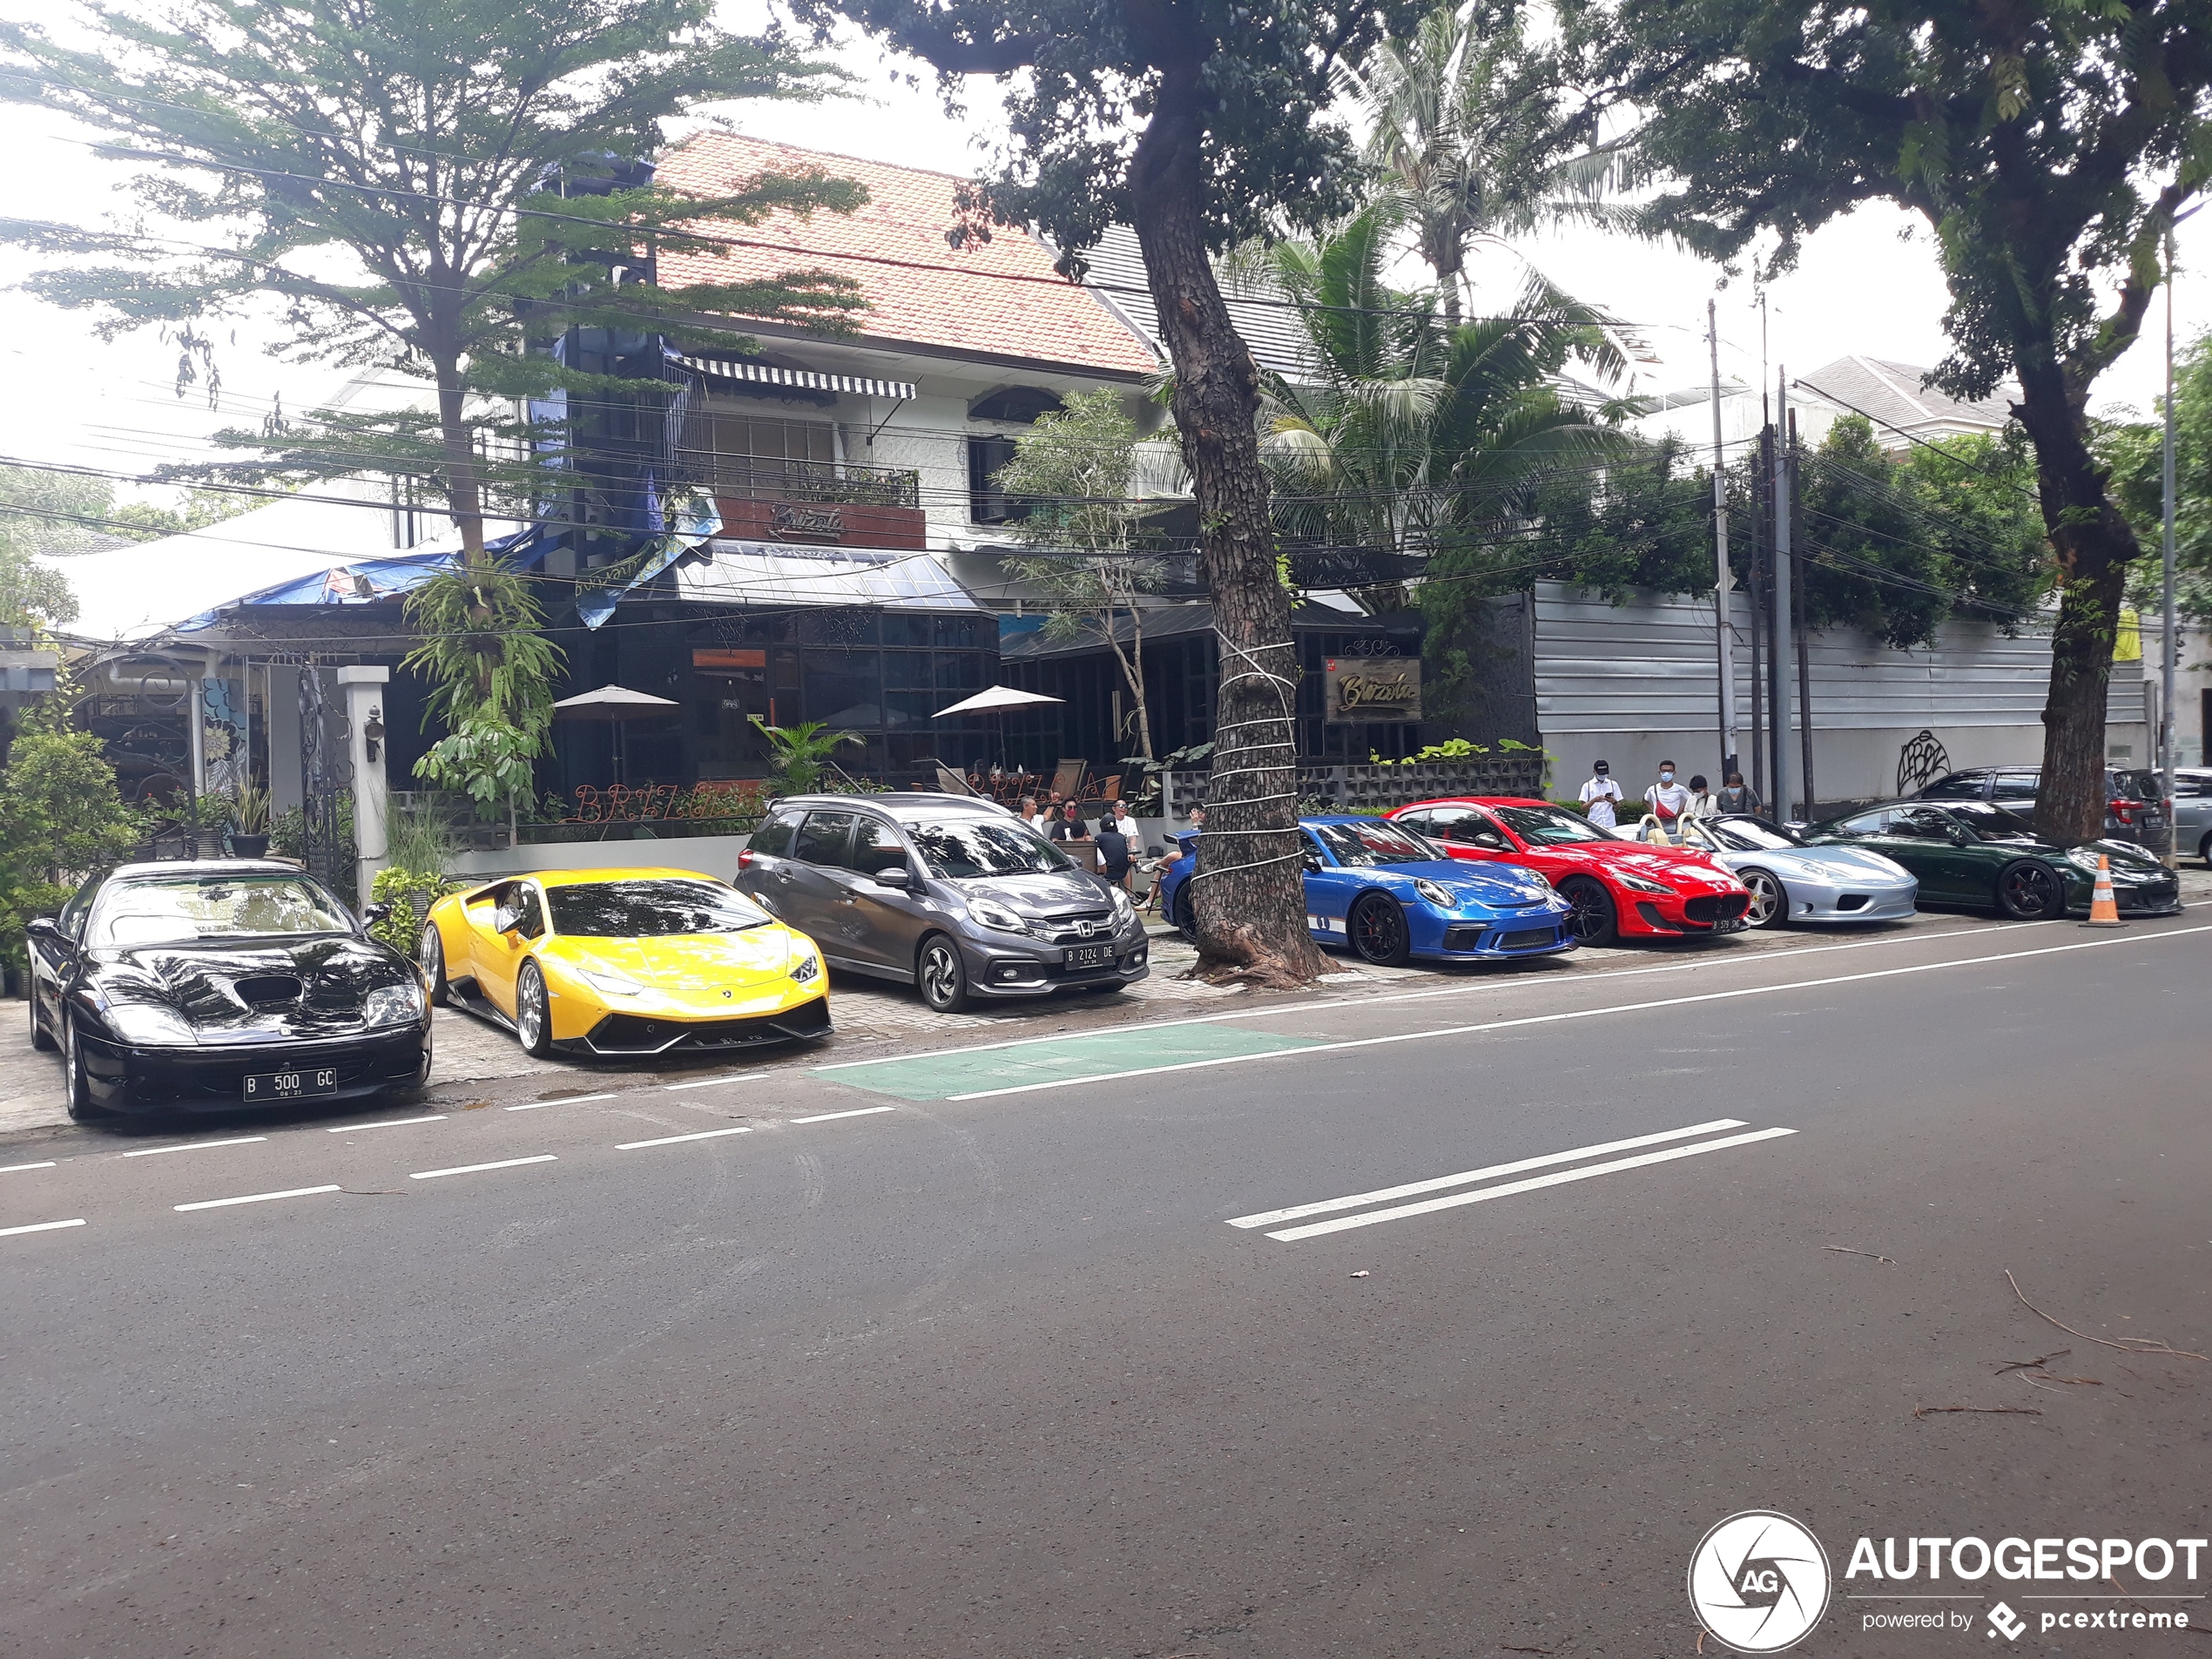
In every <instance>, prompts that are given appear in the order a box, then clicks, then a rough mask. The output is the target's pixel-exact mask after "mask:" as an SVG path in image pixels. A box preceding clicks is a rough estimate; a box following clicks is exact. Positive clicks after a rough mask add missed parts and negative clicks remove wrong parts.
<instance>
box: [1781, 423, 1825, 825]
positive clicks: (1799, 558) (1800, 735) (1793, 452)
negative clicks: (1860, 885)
mask: <svg viewBox="0 0 2212 1659" xmlns="http://www.w3.org/2000/svg"><path fill="white" fill-rule="evenodd" d="M1783 454H1784V455H1786V456H1787V457H1788V459H1787V460H1786V461H1785V462H1784V463H1783V468H1784V475H1785V476H1786V477H1787V478H1788V479H1789V481H1790V530H1791V536H1790V539H1791V549H1792V551H1791V570H1790V577H1791V597H1794V598H1795V599H1796V601H1797V615H1796V617H1795V618H1794V621H1795V623H1796V637H1797V752H1798V756H1799V758H1800V759H1802V760H1803V761H1804V771H1803V772H1801V773H1800V774H1799V776H1800V779H1801V781H1802V782H1803V783H1804V792H1805V816H1806V817H1807V818H1811V817H1813V816H1814V813H1813V802H1814V800H1815V799H1817V797H1816V796H1815V795H1814V793H1813V782H1812V651H1811V637H1810V632H1809V631H1808V630H1807V629H1806V627H1805V608H1806V606H1807V605H1808V604H1811V599H1812V594H1811V583H1808V582H1806V580H1805V579H1804V576H1805V563H1804V554H1802V553H1799V552H1797V551H1795V548H1796V544H1797V541H1798V539H1799V538H1798V536H1797V528H1798V526H1797V509H1799V507H1800V506H1801V505H1803V502H1802V501H1801V500H1800V498H1799V496H1798V494H1797V411H1796V410H1795V409H1792V410H1791V411H1790V430H1789V433H1788V434H1787V435H1786V436H1785V437H1784V442H1783Z"/></svg>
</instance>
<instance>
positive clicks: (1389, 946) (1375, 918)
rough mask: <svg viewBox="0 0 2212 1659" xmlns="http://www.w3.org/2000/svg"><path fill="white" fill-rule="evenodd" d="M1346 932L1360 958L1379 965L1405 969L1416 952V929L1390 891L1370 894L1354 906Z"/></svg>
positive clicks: (1346, 920)
mask: <svg viewBox="0 0 2212 1659" xmlns="http://www.w3.org/2000/svg"><path fill="white" fill-rule="evenodd" d="M1345 933H1346V934H1348V935H1349V936H1350V937H1351V940H1352V949H1353V950H1355V951H1357V952H1358V953H1359V957H1360V960H1361V961H1369V962H1372V963H1374V964H1375V965H1376V966H1377V967H1379V968H1402V967H1404V966H1405V964H1406V958H1407V957H1408V956H1410V955H1412V954H1413V930H1412V929H1410V928H1409V927H1406V913H1405V911H1404V910H1403V909H1401V908H1400V907H1399V903H1398V900H1395V899H1393V898H1392V897H1391V896H1390V895H1389V894H1384V893H1370V894H1365V895H1363V896H1362V897H1361V898H1360V900H1359V902H1358V903H1356V904H1354V905H1353V906H1352V914H1351V915H1349V916H1348V917H1346V918H1345Z"/></svg>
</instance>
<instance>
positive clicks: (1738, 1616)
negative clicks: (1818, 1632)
mask: <svg viewBox="0 0 2212 1659" xmlns="http://www.w3.org/2000/svg"><path fill="white" fill-rule="evenodd" d="M1830 1583H1831V1574H1830V1572H1829V1568H1828V1552H1827V1551H1826V1550H1824V1549H1823V1548H1821V1547H1820V1540H1818V1539H1817V1538H1815V1537H1814V1536H1813V1535H1812V1532H1811V1528H1810V1527H1805V1526H1803V1525H1801V1524H1800V1523H1799V1522H1797V1521H1792V1520H1791V1518H1790V1517H1789V1516H1787V1515H1784V1514H1777V1512H1775V1511H1774V1510H1771V1509H1746V1510H1744V1511H1743V1513H1742V1514H1734V1515H1730V1517H1729V1518H1728V1519H1727V1520H1726V1521H1722V1522H1721V1523H1720V1524H1719V1525H1718V1526H1716V1527H1714V1528H1713V1529H1712V1530H1711V1531H1710V1532H1709V1533H1707V1534H1705V1536H1704V1537H1703V1539H1702V1540H1701V1541H1699V1543H1698V1545H1697V1548H1696V1553H1695V1554H1692V1555H1691V1556H1690V1558H1689V1605H1690V1607H1691V1608H1692V1609H1693V1610H1694V1611H1695V1612H1696V1615H1697V1617H1698V1620H1699V1622H1702V1623H1703V1625H1704V1627H1705V1629H1707V1630H1709V1631H1710V1632H1711V1633H1712V1635H1713V1637H1714V1639H1715V1640H1716V1641H1718V1642H1720V1643H1721V1644H1722V1645H1723V1646H1724V1647H1728V1648H1732V1649H1735V1650H1736V1651H1737V1652H1738V1653H1780V1652H1781V1651H1782V1650H1783V1649H1784V1648H1790V1647H1794V1646H1796V1645H1797V1643H1798V1642H1801V1641H1803V1640H1804V1636H1805V1635H1806V1633H1807V1632H1808V1631H1810V1630H1811V1629H1812V1628H1813V1626H1815V1625H1816V1624H1818V1623H1819V1622H1820V1618H1821V1615H1823V1614H1824V1613H1825V1612H1827V1611H1828V1593H1829V1588H1830Z"/></svg>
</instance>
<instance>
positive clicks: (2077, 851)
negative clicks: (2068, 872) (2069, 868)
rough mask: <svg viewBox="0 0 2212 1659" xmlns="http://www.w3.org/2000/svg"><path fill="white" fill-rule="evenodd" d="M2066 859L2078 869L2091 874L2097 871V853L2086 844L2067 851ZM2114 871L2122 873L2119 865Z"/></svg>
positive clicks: (2115, 873)
mask: <svg viewBox="0 0 2212 1659" xmlns="http://www.w3.org/2000/svg"><path fill="white" fill-rule="evenodd" d="M2066 859H2067V863H2069V864H2071V865H2073V866H2074V867H2075V868H2076V869H2078V870H2087V872H2088V873H2090V874H2091V875H2094V874H2096V873H2097V855H2096V854H2095V853H2092V852H2091V851H2090V850H2089V849H2088V848H2087V847H2086V846H2077V847H2074V849H2072V850H2071V851H2070V852H2068V853H2067V855H2066ZM2113 873H2114V875H2117V874H2119V873H2120V871H2119V869H2118V867H2114V870H2113Z"/></svg>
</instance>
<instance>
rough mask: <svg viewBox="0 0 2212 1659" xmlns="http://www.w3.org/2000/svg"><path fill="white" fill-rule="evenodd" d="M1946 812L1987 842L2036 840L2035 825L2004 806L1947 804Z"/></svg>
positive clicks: (1966, 802) (1976, 803) (1953, 802)
mask: <svg viewBox="0 0 2212 1659" xmlns="http://www.w3.org/2000/svg"><path fill="white" fill-rule="evenodd" d="M1944 811H1946V812H1947V813H1950V814H1951V815H1952V817H1953V818H1955V819H1958V820H1959V822H1960V823H1961V824H1964V825H1965V826H1966V827H1967V828H1968V829H1970V830H1972V831H1973V833H1974V834H1975V835H1976V836H1977V837H1979V839H1980V840H1985V841H2023V840H2026V841H2032V840H2034V839H2035V826H2034V825H2033V824H2031V823H2029V822H2028V821H2027V819H2025V818H2022V817H2021V816H2020V814H2019V813H2008V812H2006V810H2005V809H2004V808H2003V807H2002V806H1991V805H1990V804H1989V803H1988V802H1986V801H1979V800H1962V801H1951V802H1946V803H1945V806H1944Z"/></svg>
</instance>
